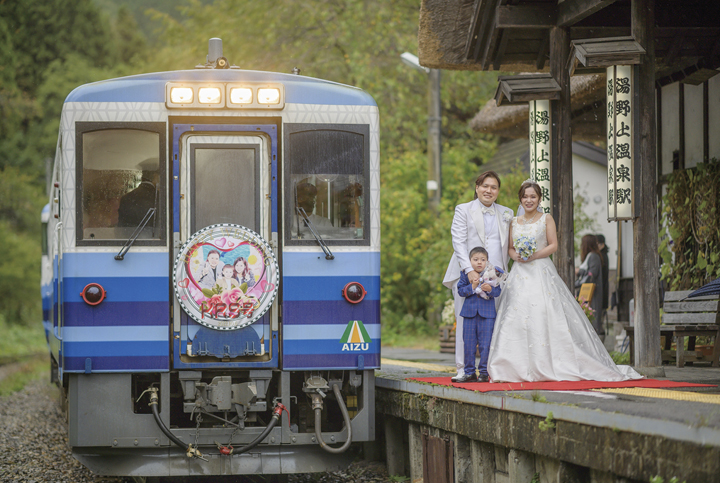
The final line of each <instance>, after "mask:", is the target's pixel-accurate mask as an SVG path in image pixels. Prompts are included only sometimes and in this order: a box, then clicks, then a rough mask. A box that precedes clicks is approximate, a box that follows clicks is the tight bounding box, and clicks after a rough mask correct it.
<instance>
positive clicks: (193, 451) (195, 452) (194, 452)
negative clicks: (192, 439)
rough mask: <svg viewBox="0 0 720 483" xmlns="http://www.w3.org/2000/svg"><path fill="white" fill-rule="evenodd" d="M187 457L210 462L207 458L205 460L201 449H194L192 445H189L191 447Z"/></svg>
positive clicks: (188, 449) (188, 447)
mask: <svg viewBox="0 0 720 483" xmlns="http://www.w3.org/2000/svg"><path fill="white" fill-rule="evenodd" d="M185 455H186V456H187V457H188V458H197V459H201V460H203V461H209V460H208V459H207V458H205V457H204V456H203V455H202V453H201V452H200V450H199V449H197V448H194V447H193V445H191V444H189V445H188V446H187V452H186V453H185Z"/></svg>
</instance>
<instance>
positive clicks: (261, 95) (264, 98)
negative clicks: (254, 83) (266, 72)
mask: <svg viewBox="0 0 720 483" xmlns="http://www.w3.org/2000/svg"><path fill="white" fill-rule="evenodd" d="M258 103H259V104H279V103H280V89H276V88H274V87H273V88H262V87H261V88H260V89H258Z"/></svg>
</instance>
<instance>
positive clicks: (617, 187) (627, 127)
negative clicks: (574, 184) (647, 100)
mask: <svg viewBox="0 0 720 483" xmlns="http://www.w3.org/2000/svg"><path fill="white" fill-rule="evenodd" d="M632 109H633V107H632V66H631V65H614V66H612V67H608V69H607V136H608V140H607V161H608V164H607V166H608V172H607V174H608V178H607V185H608V196H607V200H608V220H610V221H611V220H631V219H632V218H633V179H632V176H633V172H632V171H633V170H632V165H633V163H632V161H633V156H632V153H633V149H632Z"/></svg>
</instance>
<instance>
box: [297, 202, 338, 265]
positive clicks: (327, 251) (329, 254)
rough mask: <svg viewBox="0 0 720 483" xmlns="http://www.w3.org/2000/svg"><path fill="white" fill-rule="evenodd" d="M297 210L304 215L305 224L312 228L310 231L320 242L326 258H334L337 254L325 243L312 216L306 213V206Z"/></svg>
mask: <svg viewBox="0 0 720 483" xmlns="http://www.w3.org/2000/svg"><path fill="white" fill-rule="evenodd" d="M297 212H298V213H299V214H300V216H302V219H303V221H304V222H305V226H307V227H308V228H310V232H311V233H312V234H313V236H315V239H316V240H317V242H318V245H320V248H322V251H323V252H324V253H325V259H326V260H334V259H335V255H333V254H332V252H331V251H330V248H328V246H327V244H326V243H325V240H323V238H322V237H321V236H320V234H319V233H318V232H317V230H316V229H315V225H313V222H312V221H310V218H309V217H308V215H307V213H305V208H301V207H298V208H297Z"/></svg>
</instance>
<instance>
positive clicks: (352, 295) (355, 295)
mask: <svg viewBox="0 0 720 483" xmlns="http://www.w3.org/2000/svg"><path fill="white" fill-rule="evenodd" d="M342 294H343V297H345V300H347V301H348V302H350V303H351V304H357V303H360V302H362V299H364V298H365V296H366V295H367V292H366V291H365V287H363V286H362V285H361V284H359V283H358V282H350V283H349V284H347V285H345V288H343V290H342Z"/></svg>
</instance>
